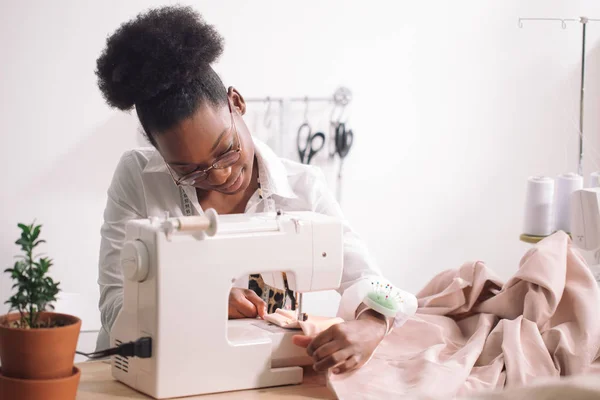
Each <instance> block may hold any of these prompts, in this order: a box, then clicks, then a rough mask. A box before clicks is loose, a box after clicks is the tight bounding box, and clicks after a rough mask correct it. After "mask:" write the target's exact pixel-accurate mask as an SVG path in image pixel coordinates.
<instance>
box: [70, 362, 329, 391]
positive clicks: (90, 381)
mask: <svg viewBox="0 0 600 400" xmlns="http://www.w3.org/2000/svg"><path fill="white" fill-rule="evenodd" d="M77 367H78V368H80V369H81V380H80V383H79V390H78V391H77V400H111V399H112V400H117V399H118V400H129V399H151V397H149V396H146V395H144V394H142V393H139V392H137V391H135V390H133V389H131V388H130V387H129V386H126V385H124V384H122V383H121V382H118V381H116V380H115V379H114V378H113V377H112V375H111V373H110V364H109V363H108V362H106V361H89V362H84V363H79V364H77ZM258 398H260V399H267V400H268V399H282V398H284V399H286V400H287V399H335V398H336V397H335V395H334V394H333V393H332V392H331V391H330V390H329V389H328V388H327V387H326V382H325V375H323V374H317V373H315V372H314V371H313V370H312V368H307V369H304V382H303V383H302V384H301V385H288V386H278V387H272V388H264V389H254V390H243V391H237V392H226V393H217V394H211V395H204V396H193V397H185V399H186V400H192V399H258Z"/></svg>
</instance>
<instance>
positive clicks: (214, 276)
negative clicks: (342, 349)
mask: <svg viewBox="0 0 600 400" xmlns="http://www.w3.org/2000/svg"><path fill="white" fill-rule="evenodd" d="M121 264H122V267H123V271H124V275H125V283H124V299H123V307H122V309H121V311H120V313H119V315H118V317H117V319H116V321H115V323H114V326H113V328H112V332H111V346H115V345H118V344H119V343H126V342H130V341H135V340H136V339H138V338H141V337H151V338H152V356H151V357H150V358H136V357H133V358H123V357H114V358H113V362H112V374H113V376H114V377H115V378H116V379H117V380H119V381H121V382H123V383H125V384H127V385H129V386H131V387H133V388H134V389H136V390H138V391H140V392H143V393H145V394H147V395H149V396H152V397H154V398H157V399H164V398H172V397H183V396H190V395H200V394H206V393H216V392H224V391H232V390H242V389H252V388H260V387H267V386H278V385H287V384H297V383H300V382H301V381H302V372H303V371H302V368H301V367H299V366H300V365H308V364H310V363H311V360H310V358H309V357H308V356H307V355H306V350H305V349H303V348H300V347H298V346H295V345H293V344H292V343H291V336H292V335H293V334H297V333H298V332H292V331H289V330H283V329H281V328H278V327H275V326H269V325H268V324H267V323H266V322H265V321H262V320H260V319H242V320H228V297H229V292H230V289H231V287H232V284H233V282H235V281H236V280H237V279H238V278H240V277H242V276H247V275H250V274H254V273H261V274H262V277H263V279H264V280H265V283H267V284H268V285H271V286H274V287H277V288H280V289H283V288H284V287H283V282H282V279H278V277H280V276H281V274H280V272H286V274H287V279H288V284H289V288H290V289H291V290H293V291H295V292H297V293H302V292H312V291H320V290H331V289H336V288H338V286H339V285H340V281H341V275H342V265H343V230H342V224H341V221H339V220H336V219H334V218H331V217H328V216H324V215H321V214H316V213H311V212H290V213H283V214H282V213H277V214H274V213H273V214H254V215H251V216H250V215H223V216H217V214H216V213H215V212H214V211H212V210H209V211H207V213H206V214H205V216H200V217H179V218H164V219H156V218H154V219H152V220H136V221H131V222H129V223H128V224H127V228H126V243H125V244H124V246H123V249H122V252H121ZM298 312H301V303H300V310H298Z"/></svg>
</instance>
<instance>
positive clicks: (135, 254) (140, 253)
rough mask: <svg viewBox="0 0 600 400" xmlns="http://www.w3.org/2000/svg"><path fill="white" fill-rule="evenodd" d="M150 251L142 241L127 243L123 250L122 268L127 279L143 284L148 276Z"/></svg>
mask: <svg viewBox="0 0 600 400" xmlns="http://www.w3.org/2000/svg"><path fill="white" fill-rule="evenodd" d="M148 259H149V257H148V249H147V248H146V245H145V244H144V243H142V242H141V241H140V240H130V241H128V242H125V244H124V245H123V249H122V250H121V267H122V268H123V275H124V276H125V278H127V279H129V280H132V281H135V282H143V281H144V280H146V277H147V276H148Z"/></svg>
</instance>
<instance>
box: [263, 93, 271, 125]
mask: <svg viewBox="0 0 600 400" xmlns="http://www.w3.org/2000/svg"><path fill="white" fill-rule="evenodd" d="M266 101H267V111H265V118H264V120H263V123H264V124H265V127H267V128H270V127H271V98H270V97H269V96H267V100H266Z"/></svg>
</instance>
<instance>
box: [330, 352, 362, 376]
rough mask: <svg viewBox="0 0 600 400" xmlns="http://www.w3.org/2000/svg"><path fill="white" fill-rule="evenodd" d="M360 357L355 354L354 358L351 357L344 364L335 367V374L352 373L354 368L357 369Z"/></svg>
mask: <svg viewBox="0 0 600 400" xmlns="http://www.w3.org/2000/svg"><path fill="white" fill-rule="evenodd" d="M358 360H359V357H358V355H357V354H354V355H352V356H350V357H349V358H348V359H347V360H346V361H344V362H343V363H342V364H340V365H338V366H337V367H335V368H334V369H333V371H332V372H333V373H334V374H341V373H343V372H347V371H350V370H352V369H354V368H356V367H357V366H358V364H359V361H358Z"/></svg>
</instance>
